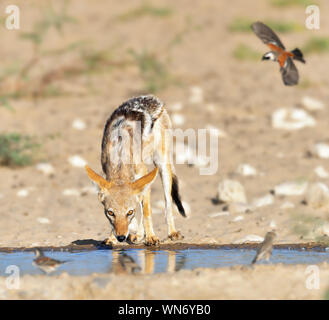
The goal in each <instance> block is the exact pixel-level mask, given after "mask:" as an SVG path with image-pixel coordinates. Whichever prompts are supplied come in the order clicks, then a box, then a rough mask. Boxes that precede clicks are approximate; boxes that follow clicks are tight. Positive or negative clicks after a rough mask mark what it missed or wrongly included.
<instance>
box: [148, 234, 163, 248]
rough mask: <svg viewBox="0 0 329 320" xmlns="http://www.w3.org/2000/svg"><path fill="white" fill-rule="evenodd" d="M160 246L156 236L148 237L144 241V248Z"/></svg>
mask: <svg viewBox="0 0 329 320" xmlns="http://www.w3.org/2000/svg"><path fill="white" fill-rule="evenodd" d="M159 244H160V240H159V238H158V237H156V236H148V237H146V239H145V245H146V246H158V245H159Z"/></svg>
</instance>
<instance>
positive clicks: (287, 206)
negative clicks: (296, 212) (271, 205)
mask: <svg viewBox="0 0 329 320" xmlns="http://www.w3.org/2000/svg"><path fill="white" fill-rule="evenodd" d="M293 208H295V205H294V204H293V203H292V202H289V201H286V202H284V203H282V205H281V206H280V209H282V210H286V209H293Z"/></svg>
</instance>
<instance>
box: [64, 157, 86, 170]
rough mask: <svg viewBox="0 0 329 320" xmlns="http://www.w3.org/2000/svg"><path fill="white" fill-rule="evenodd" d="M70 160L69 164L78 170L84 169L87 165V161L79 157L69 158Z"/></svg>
mask: <svg viewBox="0 0 329 320" xmlns="http://www.w3.org/2000/svg"><path fill="white" fill-rule="evenodd" d="M68 160H69V163H70V164H71V166H73V167H77V168H84V167H85V165H86V164H87V161H86V160H85V159H83V158H82V157H80V156H78V155H75V156H72V157H69V159H68Z"/></svg>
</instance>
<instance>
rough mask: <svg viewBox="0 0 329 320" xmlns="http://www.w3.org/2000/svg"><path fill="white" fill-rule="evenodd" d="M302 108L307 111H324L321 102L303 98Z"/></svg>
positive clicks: (306, 97)
mask: <svg viewBox="0 0 329 320" xmlns="http://www.w3.org/2000/svg"><path fill="white" fill-rule="evenodd" d="M302 106H303V107H304V108H306V109H307V110H309V111H316V110H322V109H324V104H323V102H322V101H320V100H317V99H314V98H311V97H308V96H305V97H303V99H302Z"/></svg>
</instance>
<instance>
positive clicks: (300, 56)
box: [291, 48, 306, 63]
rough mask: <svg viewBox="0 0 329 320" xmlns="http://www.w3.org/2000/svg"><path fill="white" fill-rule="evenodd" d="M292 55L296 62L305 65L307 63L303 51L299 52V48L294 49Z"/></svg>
mask: <svg viewBox="0 0 329 320" xmlns="http://www.w3.org/2000/svg"><path fill="white" fill-rule="evenodd" d="M291 53H292V54H293V55H294V56H293V58H294V59H295V60H298V61H300V62H303V63H305V62H306V61H305V60H304V56H303V53H302V51H301V50H299V49H298V48H296V49H294V50H292V51H291Z"/></svg>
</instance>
